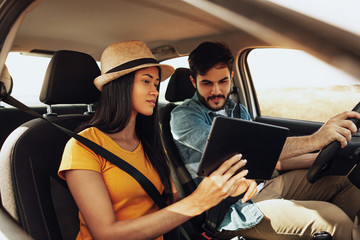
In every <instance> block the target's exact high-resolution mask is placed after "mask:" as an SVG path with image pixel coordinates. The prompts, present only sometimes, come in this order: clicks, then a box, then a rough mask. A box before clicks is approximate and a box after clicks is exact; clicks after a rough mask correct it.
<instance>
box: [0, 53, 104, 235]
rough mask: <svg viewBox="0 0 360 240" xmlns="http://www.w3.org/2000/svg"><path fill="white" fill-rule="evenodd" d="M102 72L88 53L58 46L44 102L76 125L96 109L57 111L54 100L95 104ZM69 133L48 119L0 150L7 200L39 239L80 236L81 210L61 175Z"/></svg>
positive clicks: (31, 124) (63, 121) (63, 122)
mask: <svg viewBox="0 0 360 240" xmlns="http://www.w3.org/2000/svg"><path fill="white" fill-rule="evenodd" d="M98 75H100V69H99V67H98V65H97V64H96V61H95V60H94V59H93V58H92V57H91V56H90V55H88V54H85V53H80V52H75V51H67V50H64V51H58V52H56V53H55V54H54V56H53V58H52V59H51V61H50V63H49V66H48V69H47V72H46V75H45V79H44V83H43V87H42V90H41V94H40V101H42V102H43V103H45V104H47V105H49V108H48V109H49V110H48V116H46V117H47V118H48V119H49V120H50V121H52V122H54V123H57V124H58V125H60V126H63V127H65V128H68V129H70V130H74V129H76V128H77V127H78V125H79V124H80V123H82V122H84V121H87V120H88V119H89V118H90V117H91V114H89V112H86V113H85V114H64V115H59V116H57V115H56V114H54V113H52V111H51V105H53V104H90V103H94V102H97V100H98V98H99V95H100V92H99V91H98V90H97V89H96V88H95V86H94V85H93V79H94V78H95V77H97V76H98ZM68 139H69V137H68V136H67V135H65V134H64V133H63V132H61V131H60V130H58V129H57V128H55V127H54V126H52V125H51V124H50V123H48V122H46V121H44V120H42V119H33V120H31V121H28V122H26V123H24V124H22V125H21V126H20V127H18V128H17V129H15V130H14V131H13V132H12V133H11V134H10V135H9V136H8V138H7V139H6V141H5V143H4V144H3V147H2V149H1V152H0V178H1V179H0V184H1V186H0V189H1V196H2V203H3V206H4V208H5V209H6V210H7V211H8V212H9V214H10V215H11V216H12V217H13V218H14V219H16V220H17V221H18V222H19V224H20V225H21V226H22V228H23V229H25V231H27V232H28V233H29V235H30V236H31V237H33V238H34V239H75V237H76V234H77V233H78V231H79V219H78V209H77V206H76V204H75V202H74V200H73V198H72V196H71V194H70V191H69V189H68V188H67V185H66V182H65V181H63V180H62V179H60V178H59V177H58V176H57V170H58V167H59V165H60V161H61V157H62V152H63V149H64V146H65V144H66V142H67V141H68Z"/></svg>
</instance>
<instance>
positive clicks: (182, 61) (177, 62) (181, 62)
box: [159, 56, 189, 103]
mask: <svg viewBox="0 0 360 240" xmlns="http://www.w3.org/2000/svg"><path fill="white" fill-rule="evenodd" d="M161 63H162V64H168V65H171V66H173V67H174V68H175V69H176V68H179V67H185V68H189V63H188V56H183V57H178V58H173V59H169V60H165V61H162V62H161ZM169 80H170V78H168V79H166V80H165V81H163V82H161V84H160V92H159V102H160V103H166V102H167V100H166V99H165V92H166V88H167V85H168V83H169Z"/></svg>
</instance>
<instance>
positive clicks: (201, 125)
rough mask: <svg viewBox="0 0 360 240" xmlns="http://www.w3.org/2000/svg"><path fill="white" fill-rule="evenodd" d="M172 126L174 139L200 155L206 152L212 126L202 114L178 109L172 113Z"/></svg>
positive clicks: (181, 108)
mask: <svg viewBox="0 0 360 240" xmlns="http://www.w3.org/2000/svg"><path fill="white" fill-rule="evenodd" d="M170 125H171V133H172V135H173V137H174V139H176V140H177V141H179V142H181V143H182V144H184V145H186V146H187V147H189V148H192V149H194V150H196V151H198V152H200V153H202V152H203V151H204V148H205V145H206V139H207V137H208V135H209V132H210V128H211V124H208V123H206V120H205V119H204V116H203V115H202V114H201V113H197V112H195V111H188V110H187V109H186V108H183V107H178V108H176V109H174V110H173V112H172V113H171V120H170ZM199 161H200V159H199Z"/></svg>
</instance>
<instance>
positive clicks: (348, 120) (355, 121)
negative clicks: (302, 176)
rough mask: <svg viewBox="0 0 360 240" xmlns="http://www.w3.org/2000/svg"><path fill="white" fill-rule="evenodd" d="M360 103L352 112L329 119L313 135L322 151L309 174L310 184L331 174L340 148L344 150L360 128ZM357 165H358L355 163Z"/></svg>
mask: <svg viewBox="0 0 360 240" xmlns="http://www.w3.org/2000/svg"><path fill="white" fill-rule="evenodd" d="M359 112H360V103H358V104H357V105H356V106H355V107H354V109H353V110H352V111H347V112H344V113H341V114H339V115H336V116H335V117H333V118H331V119H329V121H327V122H326V123H325V124H324V125H323V126H322V127H321V128H320V129H319V130H318V131H317V132H315V133H314V134H313V135H311V138H313V143H314V144H315V146H316V147H317V149H319V150H320V149H321V151H320V153H319V155H318V156H317V157H316V159H315V161H314V162H313V164H312V166H311V167H310V168H309V171H308V173H307V179H308V181H309V182H310V183H314V182H315V181H316V180H318V179H319V178H321V177H322V176H325V175H327V174H329V171H330V166H331V165H332V159H333V157H334V156H335V155H336V152H337V151H338V150H339V148H340V147H341V148H344V147H345V146H346V145H347V143H348V142H349V141H350V140H351V136H352V135H353V134H354V133H356V132H357V131H358V129H359V127H360V114H359ZM354 164H356V163H354Z"/></svg>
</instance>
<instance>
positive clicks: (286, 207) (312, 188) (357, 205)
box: [221, 170, 360, 240]
mask: <svg viewBox="0 0 360 240" xmlns="http://www.w3.org/2000/svg"><path fill="white" fill-rule="evenodd" d="M306 173H307V170H294V171H290V172H287V173H285V174H282V175H280V176H279V177H276V178H274V179H272V180H269V181H267V182H266V184H265V188H263V190H262V191H260V192H259V193H258V194H256V195H255V197H254V198H253V199H252V200H253V201H254V202H255V203H256V205H257V206H258V207H259V209H260V210H261V211H262V212H263V214H264V215H265V217H264V219H263V220H262V221H261V222H260V223H259V224H258V225H256V226H255V227H253V228H251V229H247V230H239V231H234V232H233V231H226V232H224V233H221V235H222V236H226V237H230V238H231V237H235V236H239V235H242V236H244V237H246V238H247V239H274V240H275V239H276V240H278V239H279V240H281V239H312V236H313V234H314V233H316V232H320V231H327V232H329V233H330V234H331V235H332V236H333V239H334V240H342V239H344V240H350V239H351V231H352V228H353V220H354V217H355V215H356V213H357V211H359V210H360V190H359V189H358V188H357V187H355V186H354V185H353V184H351V183H350V182H349V181H348V179H347V178H346V177H344V176H327V177H323V178H321V179H320V180H318V181H317V182H315V183H314V184H310V183H308V181H307V180H306Z"/></svg>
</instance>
